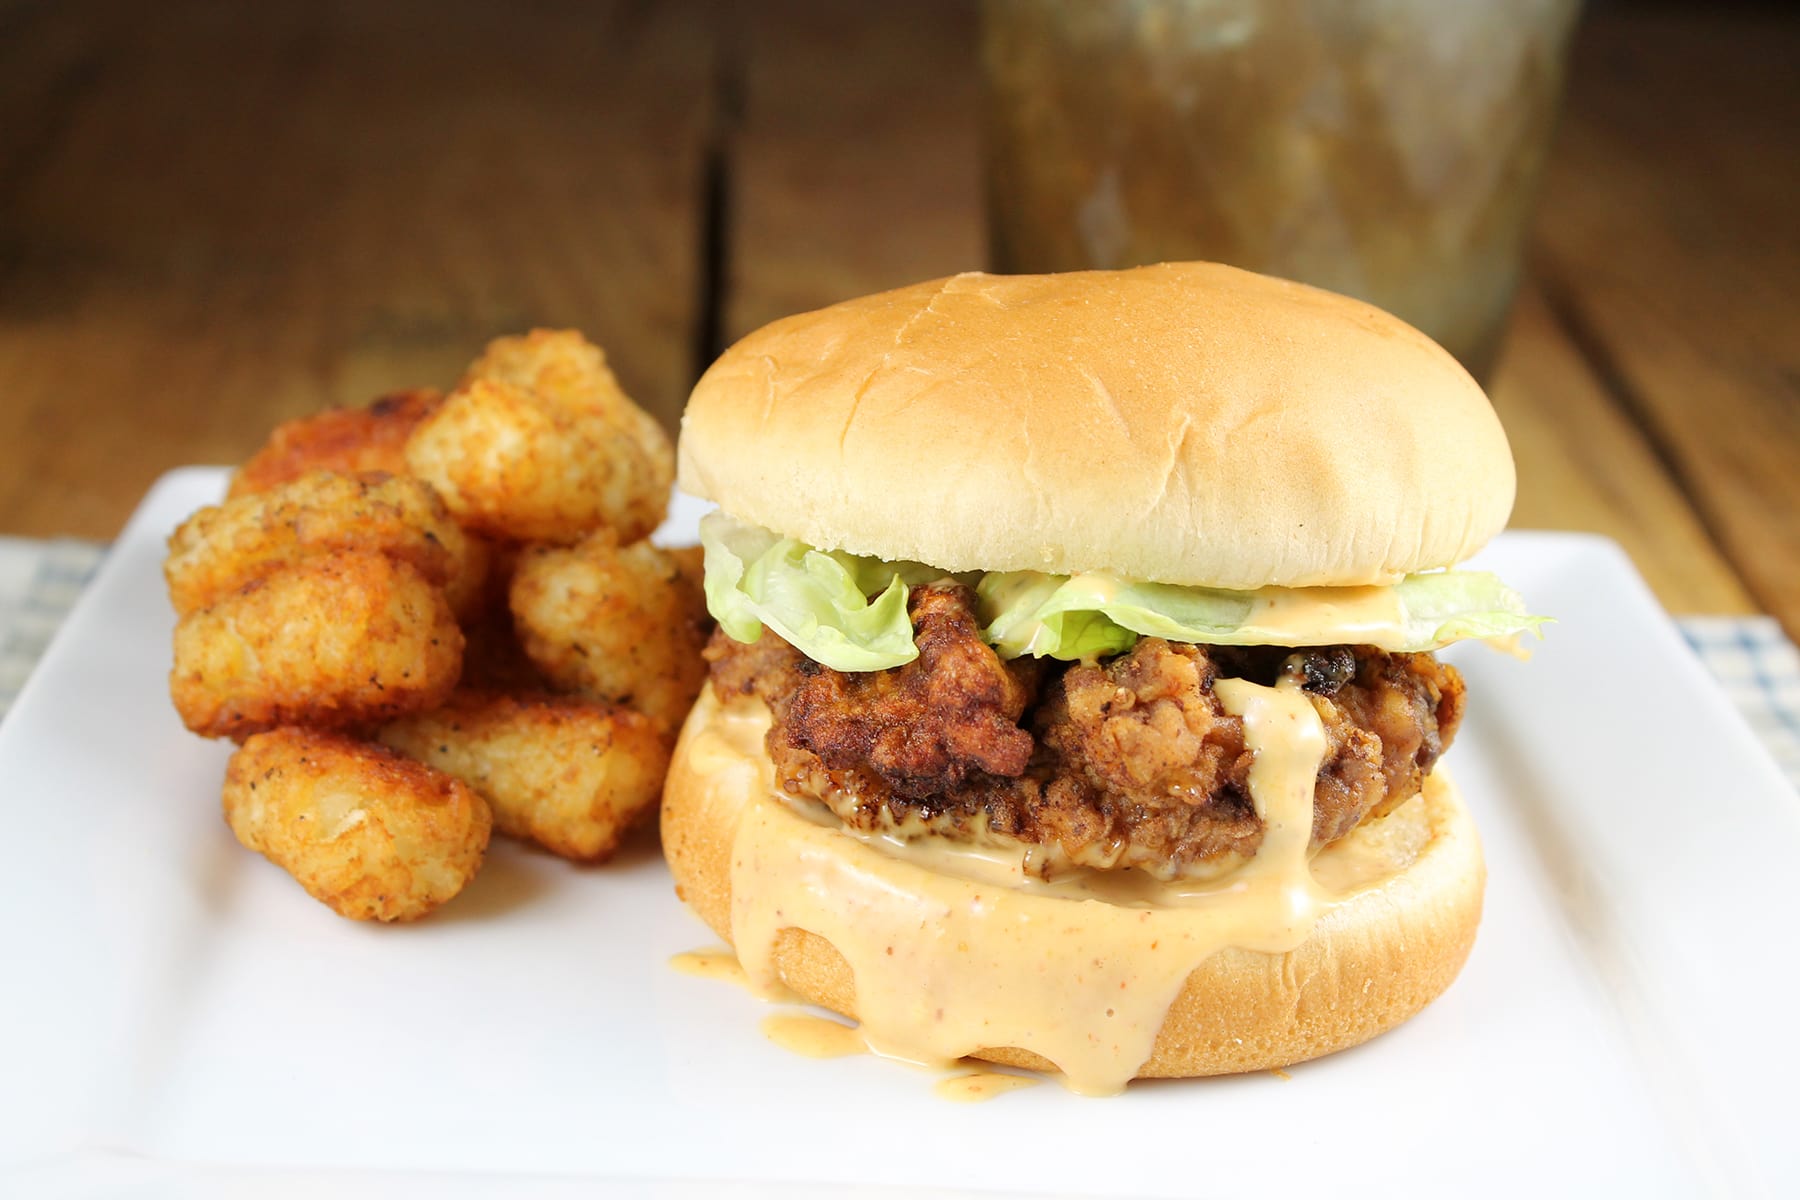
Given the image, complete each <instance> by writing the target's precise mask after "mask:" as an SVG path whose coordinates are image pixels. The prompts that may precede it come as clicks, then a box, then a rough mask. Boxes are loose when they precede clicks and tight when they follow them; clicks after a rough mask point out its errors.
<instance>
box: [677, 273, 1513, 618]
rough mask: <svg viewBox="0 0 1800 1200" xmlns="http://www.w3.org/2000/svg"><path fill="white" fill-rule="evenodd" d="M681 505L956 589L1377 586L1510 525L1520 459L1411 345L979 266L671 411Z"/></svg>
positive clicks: (1257, 305) (810, 330)
mask: <svg viewBox="0 0 1800 1200" xmlns="http://www.w3.org/2000/svg"><path fill="white" fill-rule="evenodd" d="M680 485H681V486H682V487H683V488H684V489H685V490H687V491H689V492H693V493H695V494H696V495H699V496H702V497H705V498H707V499H711V500H715V501H717V502H718V504H719V505H720V507H721V508H723V509H724V510H725V511H726V512H728V513H730V514H731V515H732V516H734V517H737V518H738V519H740V520H743V521H748V522H752V523H754V524H757V525H762V526H765V527H767V528H769V529H773V530H776V531H778V532H780V533H783V534H786V535H788V536H791V537H795V538H799V539H800V540H801V541H804V542H808V543H810V544H812V545H814V546H818V547H821V548H824V549H832V550H848V551H851V552H853V553H857V554H868V555H874V556H876V557H879V558H883V559H889V560H899V559H910V560H914V561H918V562H924V563H929V564H931V565H932V566H936V567H943V568H945V569H947V570H950V571H1010V570H1037V571H1049V572H1053V573H1057V574H1074V573H1076V572H1080V571H1110V572H1113V573H1115V574H1117V575H1120V576H1123V577H1126V578H1130V579H1134V580H1148V581H1156V582H1161V583H1174V584H1192V585H1206V586H1211V587H1220V588H1238V589H1249V588H1256V587H1262V586H1264V585H1269V584H1274V585H1280V586H1286V587H1303V586H1313V585H1331V586H1336V585H1356V584H1377V583H1389V582H1392V581H1393V580H1394V579H1396V578H1398V577H1399V576H1401V575H1405V574H1407V573H1409V572H1413V571H1419V570H1425V569H1428V568H1432V567H1444V566H1449V565H1452V564H1454V563H1456V562H1458V561H1460V560H1462V559H1464V558H1466V557H1468V556H1469V555H1470V554H1472V553H1474V552H1475V551H1476V550H1477V549H1479V548H1480V547H1481V545H1482V544H1483V543H1485V542H1486V541H1487V540H1488V538H1490V537H1492V536H1493V535H1494V534H1495V533H1497V532H1499V530H1500V528H1501V527H1502V526H1503V525H1505V523H1506V518H1507V514H1508V513H1509V512H1510V511H1511V509H1512V501H1513V486H1514V480H1513V463H1512V454H1511V452H1510V450H1509V449H1508V447H1507V444H1506V435H1505V433H1504V432H1502V430H1501V428H1500V423H1499V421H1498V420H1497V419H1496V418H1495V416H1494V411H1493V409H1492V407H1491V406H1490V405H1489V404H1488V401H1487V397H1486V396H1484V395H1483V394H1482V391H1481V389H1480V387H1478V386H1477V385H1476V384H1475V381H1474V380H1472V379H1471V378H1469V375H1468V372H1466V371H1464V370H1463V369H1462V367H1461V366H1459V365H1458V364H1457V362H1456V360H1455V359H1454V358H1452V357H1451V356H1450V355H1449V354H1448V353H1446V352H1445V351H1444V350H1443V349H1442V348H1440V347H1439V346H1437V345H1436V344H1435V343H1434V342H1432V341H1431V340H1430V339H1429V338H1427V337H1426V336H1425V335H1424V334H1422V333H1420V332H1418V331H1417V330H1416V329H1413V328H1412V327H1411V326H1410V325H1407V324H1405V323H1403V322H1402V321H1400V320H1398V319H1396V318H1394V317H1391V316H1389V315H1388V314H1386V313H1384V312H1382V311H1381V310H1380V309H1377V308H1374V307H1372V306H1370V305H1368V304H1365V303H1363V302H1361V301H1358V300H1350V299H1346V298H1345V297H1342V296H1337V295H1333V294H1331V293H1329V292H1322V291H1319V290H1318V289H1316V288H1310V287H1305V286H1303V285H1301V284H1296V283H1288V282H1285V281H1283V280H1279V279H1271V278H1268V277H1266V276H1262V275H1254V274H1251V273H1249V272H1246V271H1240V270H1237V269H1236V268H1233V267H1226V266H1220V265H1217V264H1213V263H1165V264H1162V265H1160V266H1154V267H1137V268H1134V269H1132V270H1127V271H1081V272H1074V273H1070V274H1063V275H1011V276H1000V275H983V274H978V273H970V274H964V275H955V276H952V277H950V278H949V279H941V280H935V281H932V282H930V283H921V284H916V285H914V286H912V287H906V288H901V289H899V290H897V291H892V292H883V293H881V294H880V295H876V296H867V297H864V298H862V299H860V300H850V301H847V302H845V303H843V304H836V305H833V306H831V307H830V308H825V309H820V310H819V311H817V312H812V313H803V314H800V315H798V316H793V317H788V318H785V319H784V320H780V321H776V322H775V323H774V324H772V325H768V326H765V327H764V328H762V329H759V330H757V331H756V332H755V333H752V334H750V335H749V336H748V337H746V338H744V339H743V340H742V341H740V342H738V343H737V345H735V346H733V347H732V348H731V349H729V350H727V351H726V352H725V354H724V355H723V356H722V357H721V358H720V359H719V361H718V362H716V363H714V364H713V366H712V368H711V369H710V370H708V371H707V372H706V375H705V376H704V377H703V378H702V379H701V380H700V382H699V384H698V385H697V386H696V387H695V388H694V394H693V397H692V398H691V399H690V400H689V401H688V407H687V413H686V415H685V416H684V417H683V418H682V435H681V444H680Z"/></svg>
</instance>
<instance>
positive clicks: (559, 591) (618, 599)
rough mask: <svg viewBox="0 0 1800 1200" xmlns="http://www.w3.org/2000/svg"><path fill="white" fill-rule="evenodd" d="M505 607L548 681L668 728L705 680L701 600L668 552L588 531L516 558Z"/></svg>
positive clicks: (684, 713)
mask: <svg viewBox="0 0 1800 1200" xmlns="http://www.w3.org/2000/svg"><path fill="white" fill-rule="evenodd" d="M511 601H512V612H513V619H514V621H515V623H516V625H517V627H518V631H519V640H520V642H521V643H522V644H523V645H524V647H525V653H527V654H528V655H530V656H531V660H532V661H533V662H535V663H536V664H537V666H538V669H539V670H540V671H542V672H543V673H544V676H545V677H546V678H547V679H549V680H550V681H551V683H552V684H553V685H554V686H555V687H557V688H559V689H561V690H563V691H571V692H579V693H580V694H581V695H584V696H587V697H589V698H591V699H595V700H603V701H606V702H608V703H612V704H625V705H628V706H630V707H632V708H635V709H636V710H637V711H639V712H641V713H643V714H644V715H646V716H648V717H650V718H651V719H652V720H653V721H655V722H656V723H657V725H658V726H659V727H661V728H662V729H663V730H664V731H665V732H667V733H669V734H671V735H673V733H674V731H675V730H676V728H678V727H679V726H680V724H681V720H682V718H683V717H685V716H687V711H688V709H689V708H691V707H693V703H694V697H696V696H698V695H699V694H700V686H701V684H702V683H704V682H705V681H706V663H705V661H704V660H703V659H702V658H701V650H702V649H703V648H704V647H705V645H706V637H707V633H708V630H709V626H710V623H711V620H710V618H709V617H708V616H707V613H706V599H705V596H704V595H703V594H702V593H701V591H700V588H699V586H698V585H697V584H696V583H695V582H694V580H693V579H692V578H691V577H690V576H688V575H686V574H683V572H682V571H681V570H680V568H679V566H678V564H677V563H676V561H675V560H674V559H673V558H672V557H671V556H670V555H669V552H668V551H666V550H661V549H659V548H657V547H655V546H653V545H651V544H650V543H649V542H638V543H637V544H635V545H631V546H626V547H623V548H620V547H619V546H617V545H616V544H614V542H613V539H612V535H611V534H609V533H606V532H601V533H597V534H594V535H592V536H590V537H588V538H586V539H585V540H583V541H581V542H579V543H577V544H576V545H574V546H568V547H551V546H534V547H532V548H530V549H528V550H526V551H525V552H524V553H523V554H522V555H520V557H519V561H518V565H517V566H516V567H515V568H514V572H513V581H512V595H511Z"/></svg>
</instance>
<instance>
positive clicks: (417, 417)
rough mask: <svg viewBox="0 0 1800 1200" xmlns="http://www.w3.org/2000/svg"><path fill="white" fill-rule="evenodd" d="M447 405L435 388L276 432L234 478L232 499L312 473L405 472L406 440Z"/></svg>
mask: <svg viewBox="0 0 1800 1200" xmlns="http://www.w3.org/2000/svg"><path fill="white" fill-rule="evenodd" d="M443 402H444V394H443V393H442V392H440V391H438V390H437V389H436V388H413V389H411V390H409V391H404V392H389V393H388V394H387V395H385V396H383V397H381V398H380V399H378V400H376V401H375V402H374V403H373V404H370V405H368V406H367V407H364V408H333V409H327V410H326V411H325V412H322V413H315V414H313V415H312V416H310V417H300V418H298V419H297V420H293V421H287V422H285V423H283V424H281V425H277V426H276V427H275V432H274V433H272V434H270V435H269V440H268V442H267V443H265V444H264V445H263V447H262V449H260V450H258V451H257V452H256V453H255V454H253V455H251V456H250V458H249V460H248V461H247V462H245V463H244V465H243V466H241V467H239V468H238V469H237V473H236V474H235V475H233V476H232V477H231V495H232V496H234V497H235V496H248V495H250V494H252V493H254V492H266V491H268V490H269V489H270V488H272V487H279V486H280V485H281V484H284V483H288V482H290V481H292V480H295V479H298V478H300V476H302V475H304V474H306V473H307V472H308V471H313V470H318V469H320V468H323V469H325V470H329V471H346V472H348V471H387V472H388V473H390V474H393V475H399V474H402V473H403V472H405V470H406V439H407V438H409V437H411V436H412V431H413V427H414V426H416V425H417V424H418V423H419V422H420V421H422V420H424V419H425V417H426V415H427V414H428V413H430V412H431V411H432V410H433V409H435V408H436V407H437V406H438V405H440V404H442V403H443Z"/></svg>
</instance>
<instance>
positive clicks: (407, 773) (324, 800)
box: [224, 729, 493, 921]
mask: <svg viewBox="0 0 1800 1200" xmlns="http://www.w3.org/2000/svg"><path fill="white" fill-rule="evenodd" d="M224 805H225V821H226V823H227V824H229V825H230V826H231V831H232V832H233V833H234V834H236V835H237V839H238V841H240V842H242V843H243V844H244V845H245V846H248V847H249V848H250V849H252V850H255V851H257V852H258V853H260V854H262V855H264V856H265V857H267V858H268V859H269V861H270V862H272V863H274V864H275V865H276V866H278V867H280V868H282V869H283V870H284V871H286V872H287V873H288V874H290V875H292V876H293V877H294V878H295V879H296V880H298V881H299V883H300V886H301V887H303V888H305V889H306V890H307V891H308V892H309V893H310V894H311V895H312V897H313V898H314V899H315V900H320V901H323V902H324V903H325V904H328V905H330V906H331V908H332V909H333V910H334V911H335V912H336V913H337V914H338V915H339V916H344V917H349V918H350V919H351V920H353V921H370V920H373V921H411V920H413V919H415V918H417V917H422V916H424V915H425V914H426V913H428V912H430V911H431V910H432V909H434V908H436V907H437V906H438V905H440V904H442V903H443V902H444V901H446V900H448V899H450V898H451V897H452V896H454V895H456V894H457V893H458V892H460V891H462V889H463V885H465V884H466V883H468V882H469V880H470V879H472V878H474V876H475V872H476V870H477V869H478V868H479V867H480V866H481V856H482V854H483V852H484V851H486V849H487V844H488V836H489V833H490V832H491V830H492V828H493V817H492V814H491V813H490V812H489V810H488V806H487V802H486V801H485V800H483V799H482V798H481V797H480V795H478V794H477V793H476V792H475V791H474V790H473V789H472V788H470V787H469V786H468V785H467V784H465V783H463V782H462V781H461V780H458V779H455V778H453V777H451V776H449V775H446V774H444V773H443V772H442V771H437V770H434V769H432V768H431V767H428V766H425V765H424V764H423V763H418V762H414V761H412V760H411V759H408V758H404V757H402V756H401V755H398V754H395V753H394V752H393V751H391V750H388V749H387V748H385V747H383V746H376V745H371V744H369V743H367V742H359V741H357V740H355V739H354V738H350V737H346V736H344V735H343V734H336V733H325V732H321V731H319V730H314V729H277V730H274V731H273V732H270V733H259V734H257V735H256V736H255V737H252V738H250V739H249V740H248V741H246V742H245V743H244V744H243V746H241V747H240V748H239V749H238V751H237V753H236V754H233V755H232V756H231V764H230V765H229V766H228V767H227V768H226V771H225V789H224Z"/></svg>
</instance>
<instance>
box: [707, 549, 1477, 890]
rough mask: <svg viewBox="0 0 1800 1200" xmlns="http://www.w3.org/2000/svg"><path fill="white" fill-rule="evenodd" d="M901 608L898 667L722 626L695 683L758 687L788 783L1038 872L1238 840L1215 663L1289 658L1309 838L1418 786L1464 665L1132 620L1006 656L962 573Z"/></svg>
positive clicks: (1211, 853) (1228, 720)
mask: <svg viewBox="0 0 1800 1200" xmlns="http://www.w3.org/2000/svg"><path fill="white" fill-rule="evenodd" d="M908 607H909V610H910V612H911V616H912V621H913V632H914V637H915V640H916V642H917V644H918V647H919V656H918V658H916V659H914V660H913V661H912V662H910V663H907V664H905V665H904V666H899V667H894V668H892V669H889V670H885V671H868V672H855V673H844V672H838V671H833V670H830V669H829V668H826V667H823V666H820V665H819V664H818V663H816V662H813V661H812V660H811V659H809V658H807V657H806V656H805V655H803V654H801V653H800V652H799V651H798V650H795V649H794V648H793V647H792V646H790V645H788V644H787V643H786V642H784V641H783V640H782V639H781V638H779V637H777V636H776V635H774V634H772V633H769V632H767V631H764V633H763V635H762V636H761V637H760V638H759V639H758V640H757V641H756V642H754V643H750V644H744V643H739V642H736V641H733V640H732V639H731V638H730V637H728V636H727V635H725V634H724V633H723V632H722V631H721V632H720V633H717V634H715V635H714V638H713V641H712V644H711V645H710V646H709V647H708V649H707V657H708V659H709V660H710V661H711V663H712V685H713V689H714V691H715V692H716V693H717V694H718V695H719V697H720V699H722V700H727V699H730V698H732V697H737V696H754V697H757V698H759V699H761V700H762V701H764V703H766V704H767V705H768V707H769V709H770V712H771V713H772V714H773V717H774V721H773V724H772V726H771V728H770V730H769V735H768V749H769V755H770V757H771V759H773V761H774V763H775V772H776V779H777V781H778V782H779V783H780V785H781V786H782V787H783V788H784V789H785V790H787V791H788V792H789V793H790V794H793V795H797V796H806V797H811V798H813V799H816V800H818V801H820V802H822V803H823V804H825V805H826V806H827V807H828V808H830V809H831V811H832V812H834V813H835V814H837V816H838V817H839V818H840V819H841V820H842V821H844V823H845V824H847V825H849V826H851V827H853V828H856V829H860V830H864V831H867V832H876V833H895V834H899V835H900V836H903V837H913V836H918V835H920V834H923V833H934V834H940V835H943V836H946V837H950V838H953V839H957V840H961V841H972V842H977V843H989V844H995V843H997V844H1007V845H1014V846H1019V847H1022V848H1023V849H1024V850H1025V852H1026V863H1027V866H1028V868H1029V869H1032V870H1034V871H1036V872H1038V873H1040V874H1043V875H1045V876H1049V875H1053V874H1055V873H1057V872H1059V871H1061V870H1065V869H1067V868H1069V867H1074V866H1082V867H1090V868H1097V869H1115V868H1125V867H1133V868H1138V869H1141V870H1143V871H1146V872H1148V873H1149V874H1151V875H1154V876H1156V877H1157V878H1160V879H1179V878H1193V877H1200V876H1205V875H1207V874H1210V873H1214V872H1216V871H1218V870H1220V869H1222V868H1224V867H1227V866H1229V865H1231V864H1233V863H1235V862H1237V861H1240V860H1241V859H1242V858H1246V857H1248V856H1250V855H1252V854H1254V853H1255V851H1256V847H1257V846H1258V844H1259V843H1260V842H1261V840H1262V821H1261V819H1260V818H1259V817H1258V816H1257V815H1256V810H1255V806H1254V805H1253V804H1252V802H1251V799H1250V792H1249V783H1248V778H1249V771H1250V764H1251V761H1252V759H1253V757H1254V756H1253V755H1252V754H1251V753H1250V751H1249V750H1248V749H1247V748H1246V747H1245V745H1244V730H1243V722H1242V721H1240V720H1239V719H1238V718H1237V717H1235V716H1232V715H1231V714H1230V713H1228V712H1226V711H1225V709H1224V707H1223V706H1222V705H1221V704H1220V703H1219V699H1218V697H1217V695H1216V694H1215V693H1214V691H1213V682H1214V680H1216V679H1219V678H1243V679H1249V680H1251V681H1252V682H1255V683H1261V684H1265V685H1271V684H1273V683H1275V682H1276V680H1277V679H1278V678H1279V677H1280V676H1281V674H1282V673H1283V671H1284V670H1288V669H1298V670H1300V671H1302V672H1304V677H1305V678H1304V687H1305V691H1306V694H1307V696H1308V698H1309V699H1310V700H1311V701H1312V704H1313V707H1314V708H1315V709H1316V710H1317V711H1318V714H1319V718H1320V721H1321V723H1322V724H1323V725H1324V729H1325V738H1326V751H1325V758H1324V761H1323V762H1322V763H1321V764H1320V767H1319V774H1318V783H1317V787H1316V790H1315V792H1314V797H1313V842H1314V844H1315V846H1317V845H1324V844H1326V843H1328V842H1332V841H1335V840H1336V839H1338V838H1340V837H1342V836H1343V835H1344V834H1346V833H1348V832H1350V830H1352V829H1354V828H1355V827H1356V826H1357V825H1358V824H1359V823H1360V822H1362V821H1363V820H1365V819H1368V818H1371V817H1375V816H1380V815H1383V814H1385V813H1387V812H1388V811H1390V810H1392V809H1393V808H1395V807H1397V806H1398V805H1400V804H1401V803H1403V802H1404V801H1406V800H1408V799H1410V798H1411V797H1412V796H1414V795H1417V794H1418V792H1419V789H1420V787H1421V786H1422V782H1423V780H1424V777H1425V775H1426V774H1427V773H1428V772H1429V771H1430V770H1431V768H1432V766H1433V764H1435V763H1436V762H1437V759H1438V756H1439V755H1440V754H1442V753H1443V751H1444V750H1445V749H1446V748H1447V747H1448V746H1449V744H1450V741H1451V739H1452V738H1453V737H1454V736H1455V733H1456V728H1457V725H1458V724H1459V723H1460V721H1461V720H1462V710H1463V682H1462V677H1461V676H1460V675H1459V674H1458V673H1457V672H1456V669H1455V668H1453V667H1449V666H1446V665H1444V664H1442V663H1439V662H1438V661H1437V660H1436V659H1435V658H1433V657H1432V656H1431V655H1429V654H1389V653H1385V652H1383V651H1380V650H1377V649H1375V648H1373V647H1369V646H1355V647H1352V646H1329V647H1318V648H1309V649H1304V650H1291V649H1288V648H1286V647H1279V646H1253V647H1227V646H1196V645H1188V644H1184V643H1175V642H1168V641H1164V640H1163V639H1161V638H1142V639H1140V640H1139V641H1138V642H1137V644H1136V645H1135V646H1134V647H1133V648H1132V649H1131V650H1130V651H1129V652H1127V653H1125V654H1121V655H1118V656H1116V657H1114V658H1111V659H1109V660H1104V661H1101V662H1097V663H1093V664H1086V663H1072V664H1064V663H1058V662H1052V661H1049V660H1034V659H1015V660H1013V661H1012V662H1005V661H1002V660H1001V659H1000V657H999V656H998V655H997V654H995V653H994V650H993V648H992V647H991V646H989V645H987V643H986V642H984V641H983V640H982V639H981V624H980V621H979V619H978V618H977V617H976V615H975V612H974V593H973V592H972V591H971V590H970V589H969V588H967V587H965V586H963V585H961V584H957V583H952V582H949V581H946V582H943V583H938V584H932V585H930V586H926V587H919V588H914V589H913V591H912V595H911V597H910V598H909V602H908Z"/></svg>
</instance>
